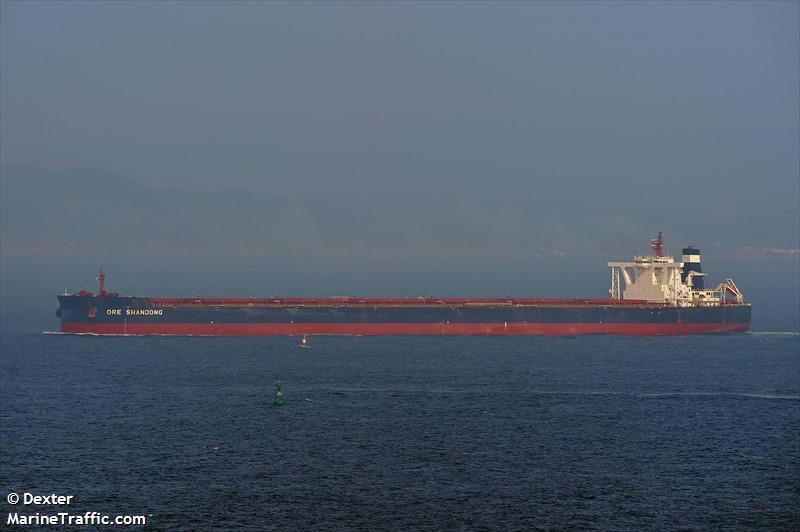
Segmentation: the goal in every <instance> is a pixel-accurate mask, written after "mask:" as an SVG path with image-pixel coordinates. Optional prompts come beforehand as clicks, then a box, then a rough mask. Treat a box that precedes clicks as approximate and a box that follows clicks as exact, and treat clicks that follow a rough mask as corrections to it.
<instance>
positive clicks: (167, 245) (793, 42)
mask: <svg viewBox="0 0 800 532" xmlns="http://www.w3.org/2000/svg"><path fill="white" fill-rule="evenodd" d="M1 6H2V12H1V14H2V26H1V29H2V32H1V33H0V39H1V40H0V44H2V47H1V48H0V52H1V53H2V56H1V57H0V58H1V59H2V64H1V65H0V67H1V68H0V74H2V78H1V81H0V88H1V89H2V92H1V93H0V104H1V111H2V114H0V150H1V151H0V153H1V155H2V165H3V166H2V189H1V192H2V211H1V213H0V214H1V215H2V220H1V221H2V225H1V226H0V251H1V252H2V253H3V256H4V257H5V258H17V259H19V258H25V257H28V258H31V260H44V261H47V260H50V261H53V260H57V261H61V264H67V263H68V262H69V261H70V260H73V259H74V258H75V257H97V256H100V257H109V258H110V259H109V260H112V261H113V260H116V259H119V258H120V257H128V258H131V257H136V258H142V257H162V258H163V257H167V258H172V259H174V260H178V261H180V260H182V258H183V259H185V260H186V261H193V260H196V259H198V258H202V259H204V260H205V259H209V260H210V259H211V258H225V257H281V258H282V259H284V260H286V261H288V264H291V263H292V261H302V260H305V259H306V258H308V257H313V259H314V260H315V261H318V262H319V263H321V264H325V263H326V261H330V262H331V263H333V262H334V261H339V262H338V263H339V264H342V263H343V262H342V261H344V263H347V261H354V262H355V261H359V260H363V259H370V258H374V259H376V260H377V259H381V260H383V259H392V258H397V259H409V260H412V261H416V263H418V264H422V265H424V264H425V261H426V259H428V258H436V257H438V258H441V259H447V258H451V259H453V260H462V261H464V263H468V262H469V261H470V260H473V259H474V260H479V259H485V258H492V257H512V258H513V257H520V256H522V257H535V256H547V255H553V256H558V255H560V254H562V253H567V254H576V253H585V254H590V255H594V256H598V257H600V262H598V268H599V269H600V270H601V273H602V275H603V278H605V275H606V274H605V273H603V272H602V270H603V268H604V264H603V262H602V261H603V260H605V259H609V260H612V259H624V258H626V257H628V256H629V255H631V254H633V253H634V252H643V251H645V250H646V242H647V239H648V238H650V237H651V236H653V233H654V232H655V231H657V230H659V229H662V230H664V231H665V234H666V236H667V240H668V244H669V245H671V246H673V247H674V248H679V247H680V246H682V245H684V244H686V243H688V242H689V241H694V242H697V243H698V244H701V245H702V246H703V249H704V250H706V253H707V254H708V253H709V252H711V251H712V250H714V249H717V250H718V252H719V253H723V252H724V253H728V254H730V253H744V254H746V253H750V252H751V251H748V249H751V250H753V251H752V253H760V252H761V251H762V250H763V249H764V248H798V247H800V243H798V239H799V238H800V237H799V236H798V234H799V231H800V230H799V229H798V224H799V223H800V215H799V214H798V200H799V199H800V163H799V162H798V161H799V156H798V152H799V151H800V148H799V147H800V106H799V105H798V99H799V97H798V94H799V93H800V84H799V83H798V72H799V71H800V64H799V62H800V52H799V50H800V43H799V42H798V33H799V32H798V24H799V23H798V21H799V20H800V7H799V6H800V4H799V3H798V2H754V3H748V2H719V3H702V2H685V3H684V2H665V3H657V2H647V3H636V2H619V3H604V2H576V3H564V2H559V3H548V2H528V3H523V2H512V3H478V2H469V3H458V2H441V3H429V2H426V3H413V2H399V3H389V2H380V3H367V2H356V3H346V2H323V3H313V2H302V3H293V4H288V3H287V4H284V3H277V2H243V3H233V2H224V3H223V2H219V3H214V2H201V3H193V2H188V1H186V2H165V3H156V2H129V3H125V2H86V3H75V2H54V3H50V2H24V3H23V2H11V1H4V2H2V4H1ZM106 264H108V263H106ZM420 269H421V270H422V268H420ZM727 273H729V274H733V273H735V272H727ZM722 275H724V274H722ZM603 290H605V288H603Z"/></svg>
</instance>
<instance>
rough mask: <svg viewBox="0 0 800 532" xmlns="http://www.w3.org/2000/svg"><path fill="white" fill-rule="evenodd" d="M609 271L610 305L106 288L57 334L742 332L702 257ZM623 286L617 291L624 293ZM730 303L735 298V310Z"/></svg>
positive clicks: (738, 314) (657, 243) (65, 301)
mask: <svg viewBox="0 0 800 532" xmlns="http://www.w3.org/2000/svg"><path fill="white" fill-rule="evenodd" d="M651 244H652V249H653V251H654V252H655V255H652V256H637V257H634V260H633V261H632V262H609V263H608V266H609V268H611V271H612V275H611V280H612V281H611V289H610V290H609V293H610V295H611V297H610V298H608V299H518V298H513V299H512V298H501V299H478V298H462V299H456V298H432V297H417V298H389V299H378V298H357V297H334V298H269V299H230V298H225V299H221V298H217V299H214V298H183V299H181V298H147V297H120V296H119V295H117V294H116V293H113V292H107V291H106V289H105V274H104V273H103V272H102V270H101V271H100V275H99V277H98V279H97V280H98V281H99V282H100V291H99V293H98V294H97V295H95V294H93V293H91V292H85V291H81V292H79V293H77V294H64V295H62V296H59V297H58V301H59V303H60V307H59V309H58V312H57V313H56V314H57V315H58V316H59V317H60V318H61V330H62V332H65V333H75V334H119V335H140V334H164V335H189V336H275V335H308V334H313V335H320V334H341V335H550V336H556V335H576V334H619V335H629V336H667V335H684V334H703V333H727V332H744V331H746V330H747V329H748V328H749V327H750V309H751V307H750V304H749V303H745V301H744V296H743V295H742V293H741V292H740V291H739V289H738V288H737V287H736V285H735V284H734V283H733V281H732V280H731V279H727V280H726V281H725V282H724V283H722V284H720V285H719V286H718V287H717V288H716V289H706V288H705V287H704V283H703V277H704V276H705V274H704V273H703V272H702V267H701V264H700V250H699V249H697V248H696V247H693V246H690V247H688V248H684V255H683V260H682V261H681V262H676V261H675V260H674V259H673V258H672V257H665V256H664V255H663V241H662V240H661V233H659V234H658V238H657V239H655V240H653V241H652V242H651ZM623 282H624V291H623V289H622V288H623ZM728 296H733V297H734V298H735V300H734V301H733V302H732V301H730V300H729V299H728Z"/></svg>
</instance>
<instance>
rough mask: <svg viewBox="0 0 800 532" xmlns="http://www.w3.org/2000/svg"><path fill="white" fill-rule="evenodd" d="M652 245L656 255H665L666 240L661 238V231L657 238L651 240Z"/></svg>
mask: <svg viewBox="0 0 800 532" xmlns="http://www.w3.org/2000/svg"><path fill="white" fill-rule="evenodd" d="M650 246H651V247H652V248H653V251H655V252H656V257H663V256H664V241H663V240H662V239H661V231H659V232H658V236H657V237H656V238H654V239H653V240H651V241H650Z"/></svg>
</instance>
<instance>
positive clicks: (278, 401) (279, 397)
mask: <svg viewBox="0 0 800 532" xmlns="http://www.w3.org/2000/svg"><path fill="white" fill-rule="evenodd" d="M282 386H283V384H282V383H281V381H275V406H281V405H282V404H283V390H282Z"/></svg>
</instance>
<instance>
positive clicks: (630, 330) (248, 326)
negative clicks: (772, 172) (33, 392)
mask: <svg viewBox="0 0 800 532" xmlns="http://www.w3.org/2000/svg"><path fill="white" fill-rule="evenodd" d="M749 326H750V324H749V323H509V324H504V323H446V324H442V323H213V324H212V323H128V324H118V323H64V324H63V325H62V328H61V330H62V332H65V333H70V334H113V335H150V334H154V335H178V336H292V335H302V334H312V335H357V336H392V335H427V336H443V335H451V336H477V335H495V336H502V335H527V336H574V335H578V334H618V335H623V336H682V335H689V334H703V333H724V332H745V331H747V329H748V328H749Z"/></svg>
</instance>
